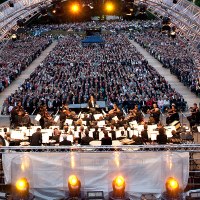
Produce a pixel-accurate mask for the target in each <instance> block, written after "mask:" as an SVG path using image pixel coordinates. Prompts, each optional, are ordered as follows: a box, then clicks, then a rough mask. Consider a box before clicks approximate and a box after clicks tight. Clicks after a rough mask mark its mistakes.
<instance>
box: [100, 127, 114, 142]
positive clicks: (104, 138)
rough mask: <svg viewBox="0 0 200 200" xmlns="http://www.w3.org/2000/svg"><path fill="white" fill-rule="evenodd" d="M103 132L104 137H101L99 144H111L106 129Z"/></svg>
mask: <svg viewBox="0 0 200 200" xmlns="http://www.w3.org/2000/svg"><path fill="white" fill-rule="evenodd" d="M103 132H104V137H103V138H102V139H101V145H112V139H111V137H109V136H108V132H107V131H106V130H104V131H103Z"/></svg>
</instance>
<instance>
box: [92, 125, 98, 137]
mask: <svg viewBox="0 0 200 200" xmlns="http://www.w3.org/2000/svg"><path fill="white" fill-rule="evenodd" d="M98 129H99V127H98V126H95V130H94V132H93V138H94V140H99V131H98Z"/></svg>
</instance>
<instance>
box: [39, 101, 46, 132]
mask: <svg viewBox="0 0 200 200" xmlns="http://www.w3.org/2000/svg"><path fill="white" fill-rule="evenodd" d="M45 112H47V107H46V106H45V105H44V104H43V105H40V107H39V113H38V114H40V115H41V118H40V120H39V123H40V126H41V127H42V129H44V128H45V126H44V118H45Z"/></svg>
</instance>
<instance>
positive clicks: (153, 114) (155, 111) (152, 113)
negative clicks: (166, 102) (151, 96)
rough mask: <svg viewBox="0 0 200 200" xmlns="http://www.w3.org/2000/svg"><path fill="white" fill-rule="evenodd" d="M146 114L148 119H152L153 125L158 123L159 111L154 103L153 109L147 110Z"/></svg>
mask: <svg viewBox="0 0 200 200" xmlns="http://www.w3.org/2000/svg"><path fill="white" fill-rule="evenodd" d="M148 113H149V114H150V118H151V117H152V118H153V120H154V123H155V124H157V123H158V122H159V121H160V109H159V108H158V107H157V104H156V103H154V104H153V109H151V110H149V111H148Z"/></svg>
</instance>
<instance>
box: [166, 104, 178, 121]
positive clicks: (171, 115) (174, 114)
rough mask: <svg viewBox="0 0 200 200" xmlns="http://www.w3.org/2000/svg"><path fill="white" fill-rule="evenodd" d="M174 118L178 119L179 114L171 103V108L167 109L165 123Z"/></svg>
mask: <svg viewBox="0 0 200 200" xmlns="http://www.w3.org/2000/svg"><path fill="white" fill-rule="evenodd" d="M175 120H179V114H178V112H177V110H176V107H175V105H174V104H172V106H171V109H169V110H168V111H167V118H166V124H170V123H172V122H173V121H175Z"/></svg>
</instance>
